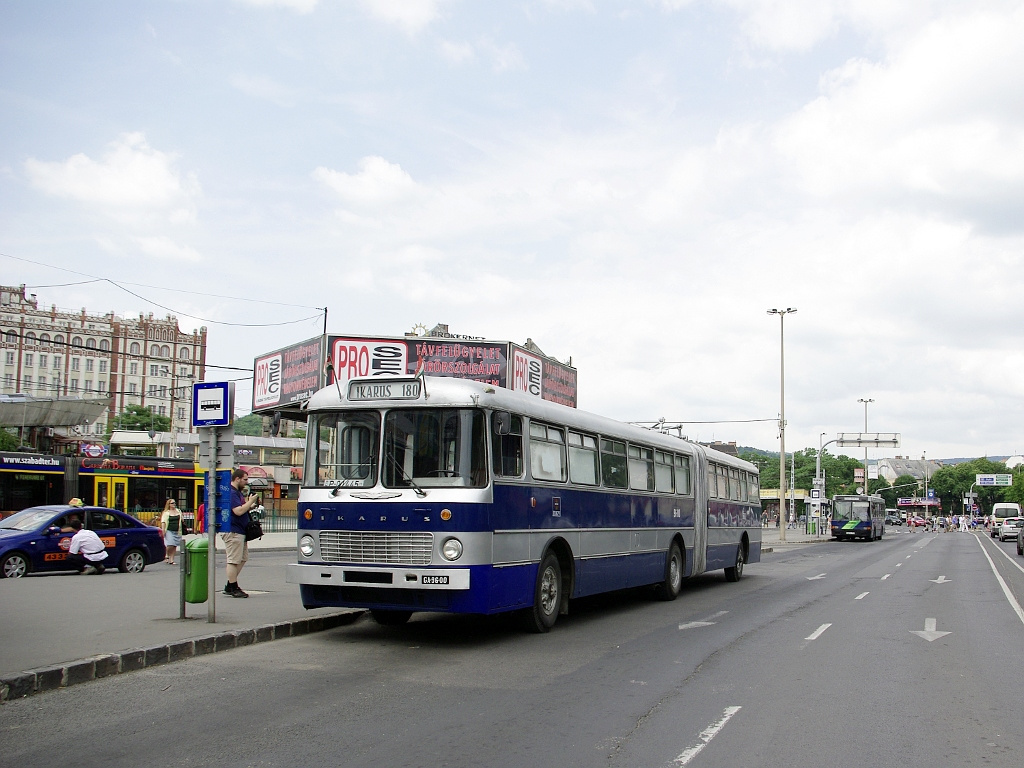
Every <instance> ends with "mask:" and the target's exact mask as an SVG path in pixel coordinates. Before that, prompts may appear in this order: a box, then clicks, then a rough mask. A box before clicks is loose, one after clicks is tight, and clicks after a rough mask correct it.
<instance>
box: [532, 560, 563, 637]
mask: <svg viewBox="0 0 1024 768" xmlns="http://www.w3.org/2000/svg"><path fill="white" fill-rule="evenodd" d="M561 605H562V566H561V565H559V563H558V558H557V557H556V556H555V553H554V552H548V553H547V554H546V555H544V559H543V560H541V561H540V568H538V569H537V584H536V586H535V587H534V589H533V607H532V608H530V609H528V610H527V612H526V628H527V629H528V630H530V631H531V632H538V633H539V632H547V631H548V630H549V629H551V628H552V627H553V626H555V622H556V621H557V620H558V609H559V608H560V607H561Z"/></svg>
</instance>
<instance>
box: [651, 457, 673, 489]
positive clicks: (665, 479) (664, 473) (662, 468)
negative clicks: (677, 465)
mask: <svg viewBox="0 0 1024 768" xmlns="http://www.w3.org/2000/svg"><path fill="white" fill-rule="evenodd" d="M654 489H655V490H656V491H658V493H672V454H671V453H665V452H664V451H655V452H654Z"/></svg>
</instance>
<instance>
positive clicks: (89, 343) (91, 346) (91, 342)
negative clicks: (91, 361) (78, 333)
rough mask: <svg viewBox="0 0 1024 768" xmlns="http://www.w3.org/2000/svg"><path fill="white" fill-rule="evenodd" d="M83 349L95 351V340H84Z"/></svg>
mask: <svg viewBox="0 0 1024 768" xmlns="http://www.w3.org/2000/svg"><path fill="white" fill-rule="evenodd" d="M85 348H86V349H96V339H86V340H85Z"/></svg>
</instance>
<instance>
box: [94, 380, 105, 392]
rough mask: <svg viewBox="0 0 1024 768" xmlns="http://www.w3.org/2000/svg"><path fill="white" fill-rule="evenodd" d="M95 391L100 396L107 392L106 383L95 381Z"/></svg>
mask: <svg viewBox="0 0 1024 768" xmlns="http://www.w3.org/2000/svg"><path fill="white" fill-rule="evenodd" d="M96 391H97V392H99V393H101V394H102V393H103V392H106V391H107V382H105V381H97V382H96Z"/></svg>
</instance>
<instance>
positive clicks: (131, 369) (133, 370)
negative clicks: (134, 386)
mask: <svg viewBox="0 0 1024 768" xmlns="http://www.w3.org/2000/svg"><path fill="white" fill-rule="evenodd" d="M128 373H130V374H131V375H132V376H138V375H139V364H138V363H129V364H128Z"/></svg>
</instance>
